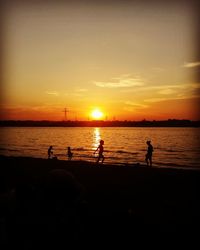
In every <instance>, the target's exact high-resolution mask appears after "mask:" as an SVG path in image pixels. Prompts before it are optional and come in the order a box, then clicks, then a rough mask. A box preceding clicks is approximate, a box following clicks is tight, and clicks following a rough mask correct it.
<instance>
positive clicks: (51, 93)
mask: <svg viewBox="0 0 200 250" xmlns="http://www.w3.org/2000/svg"><path fill="white" fill-rule="evenodd" d="M46 94H47V95H54V96H59V93H58V92H57V91H46Z"/></svg>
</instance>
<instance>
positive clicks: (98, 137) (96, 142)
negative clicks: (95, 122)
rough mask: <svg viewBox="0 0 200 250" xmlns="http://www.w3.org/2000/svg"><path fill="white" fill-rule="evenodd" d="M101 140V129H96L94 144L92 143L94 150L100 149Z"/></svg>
mask: <svg viewBox="0 0 200 250" xmlns="http://www.w3.org/2000/svg"><path fill="white" fill-rule="evenodd" d="M100 140H101V134H100V129H99V128H94V132H93V143H92V148H93V149H96V148H97V147H98V145H99V141H100Z"/></svg>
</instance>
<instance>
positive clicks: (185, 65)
mask: <svg viewBox="0 0 200 250" xmlns="http://www.w3.org/2000/svg"><path fill="white" fill-rule="evenodd" d="M198 66H200V62H185V63H184V64H183V67H185V68H194V67H198Z"/></svg>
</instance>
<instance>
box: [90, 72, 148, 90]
mask: <svg viewBox="0 0 200 250" xmlns="http://www.w3.org/2000/svg"><path fill="white" fill-rule="evenodd" d="M112 80H113V81H110V82H97V81H95V82H94V84H95V85H96V86H98V87H101V88H129V87H136V86H137V87H138V86H143V85H144V82H143V80H142V79H141V78H130V77H129V75H123V76H121V77H116V78H112Z"/></svg>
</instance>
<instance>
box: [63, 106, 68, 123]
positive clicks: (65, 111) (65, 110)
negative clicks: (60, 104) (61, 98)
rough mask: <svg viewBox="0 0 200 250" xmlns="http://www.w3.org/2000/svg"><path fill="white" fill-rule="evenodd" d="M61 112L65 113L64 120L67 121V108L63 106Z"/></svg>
mask: <svg viewBox="0 0 200 250" xmlns="http://www.w3.org/2000/svg"><path fill="white" fill-rule="evenodd" d="M63 112H64V114H65V121H67V113H69V109H67V108H65V109H64V111H63Z"/></svg>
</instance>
